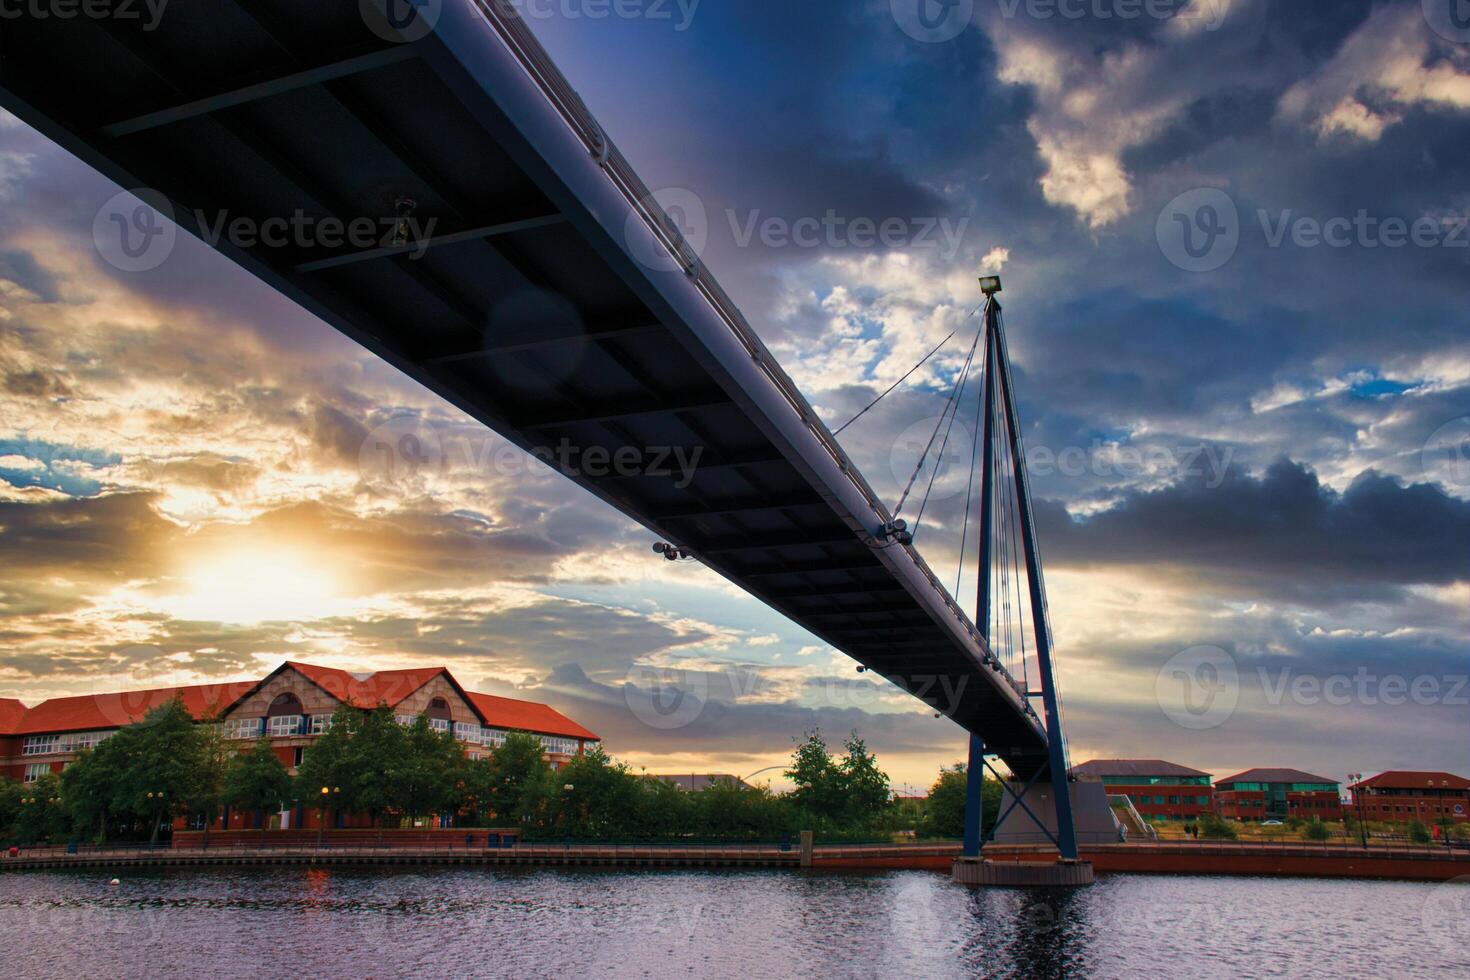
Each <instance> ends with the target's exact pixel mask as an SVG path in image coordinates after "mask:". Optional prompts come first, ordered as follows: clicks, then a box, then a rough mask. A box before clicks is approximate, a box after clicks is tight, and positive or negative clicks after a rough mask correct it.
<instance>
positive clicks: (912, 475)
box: [893, 325, 985, 518]
mask: <svg viewBox="0 0 1470 980" xmlns="http://www.w3.org/2000/svg"><path fill="white" fill-rule="evenodd" d="M984 332H985V330H984V327H983V325H982V327H981V329H980V330H978V331H976V333H975V342H974V343H972V344H971V345H970V354H969V356H968V357H966V358H965V366H964V369H963V370H962V371H961V372H960V377H958V378H956V379H955V384H954V387H953V388H952V389H950V393H949V397H948V398H946V399H945V401H944V411H943V412H941V413H940V415H939V420H938V421H937V422H935V423H934V432H933V433H931V434H930V436H929V443H928V445H926V446H925V447H924V451H923V453H921V454H920V455H919V461H918V462H917V463H915V464H914V471H913V472H912V473H910V474H909V482H908V483H906V484H904V488H903V494H902V495H900V496H899V498H898V506H897V507H895V508H894V509H893V516H894V517H895V518H896V517H898V515H899V514H901V513H902V512H903V505H904V503H905V502H906V501H907V500H908V499H909V493H910V492H911V491H912V490H913V488H914V481H915V480H917V479H918V478H919V471H920V470H922V469H923V468H924V461H925V460H926V459H928V458H929V450H931V449H933V448H934V440H935V439H937V438H939V429H940V427H941V426H943V425H944V420H945V417H946V416H948V415H949V409H950V406H951V405H952V404H953V403H954V400H955V396H956V395H958V394H959V390H960V382H961V381H962V380H963V379H964V377H965V376H966V375H967V374H969V371H970V362H971V361H972V360H974V358H975V348H976V347H977V346H979V344H980V334H982V333H984ZM931 482H932V481H931Z"/></svg>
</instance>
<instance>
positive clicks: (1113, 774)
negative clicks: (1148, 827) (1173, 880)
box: [1072, 759, 1214, 820]
mask: <svg viewBox="0 0 1470 980" xmlns="http://www.w3.org/2000/svg"><path fill="white" fill-rule="evenodd" d="M1072 775H1073V776H1074V777H1075V778H1077V779H1079V780H1081V781H1083V782H1091V781H1097V782H1100V783H1102V784H1103V787H1104V788H1105V789H1106V790H1107V792H1108V793H1109V794H1111V795H1114V796H1126V797H1128V799H1129V800H1131V801H1132V803H1133V807H1134V809H1136V810H1137V811H1138V813H1139V815H1140V816H1142V817H1143V818H1144V819H1146V820H1194V819H1197V818H1198V817H1200V816H1201V815H1202V814H1206V813H1209V812H1211V810H1213V808H1214V791H1213V790H1212V789H1211V788H1210V774H1209V773H1207V772H1201V771H1200V770H1198V769H1191V768H1189V767H1188V766H1181V765H1179V764H1178V763H1175V762H1165V761H1164V760H1163V759H1093V760H1091V761H1090V762H1084V763H1082V764H1081V765H1078V766H1073V767H1072Z"/></svg>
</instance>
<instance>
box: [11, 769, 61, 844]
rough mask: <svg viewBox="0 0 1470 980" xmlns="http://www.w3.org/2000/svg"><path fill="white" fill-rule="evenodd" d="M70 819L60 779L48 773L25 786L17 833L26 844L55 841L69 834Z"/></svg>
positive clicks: (17, 816)
mask: <svg viewBox="0 0 1470 980" xmlns="http://www.w3.org/2000/svg"><path fill="white" fill-rule="evenodd" d="M68 825H69V821H68V820H67V818H66V808H65V806H64V804H63V803H62V800H61V780H60V779H58V778H57V777H56V774H55V773H47V774H46V775H44V776H42V777H41V778H40V779H38V780H36V781H35V782H33V783H27V784H25V785H24V786H23V787H22V792H21V795H20V802H19V809H18V810H17V813H16V821H15V836H16V837H17V839H19V840H20V841H21V842H22V843H25V844H45V843H56V842H57V841H60V840H62V839H63V838H64V837H65V836H66V831H67V827H68Z"/></svg>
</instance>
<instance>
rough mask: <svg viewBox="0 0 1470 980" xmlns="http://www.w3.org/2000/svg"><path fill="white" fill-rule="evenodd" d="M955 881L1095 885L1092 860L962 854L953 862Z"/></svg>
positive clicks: (985, 884)
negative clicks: (999, 858) (1008, 858)
mask: <svg viewBox="0 0 1470 980" xmlns="http://www.w3.org/2000/svg"><path fill="white" fill-rule="evenodd" d="M954 881H955V883H956V884H959V885H970V886H972V887H988V888H1081V887H1084V886H1086V885H1090V884H1092V863H1091V862H1090V861H1045V862H1041V861H1037V862H1024V861H991V860H988V859H986V858H983V857H981V858H963V857H962V858H960V859H959V860H958V861H956V862H955V863H954Z"/></svg>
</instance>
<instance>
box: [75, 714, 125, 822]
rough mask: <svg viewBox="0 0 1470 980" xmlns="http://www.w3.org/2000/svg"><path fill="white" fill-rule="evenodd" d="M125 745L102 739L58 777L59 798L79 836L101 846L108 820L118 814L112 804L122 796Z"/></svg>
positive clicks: (80, 755)
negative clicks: (63, 803) (59, 779)
mask: <svg viewBox="0 0 1470 980" xmlns="http://www.w3.org/2000/svg"><path fill="white" fill-rule="evenodd" d="M126 745H127V743H126V741H123V742H118V741H117V739H116V738H109V739H104V740H103V741H101V742H99V743H98V744H97V746H96V747H95V748H92V749H87V750H84V751H82V752H79V753H78V754H77V758H76V760H75V761H74V762H73V763H72V764H71V765H69V766H67V767H66V769H65V770H63V771H62V773H61V798H62V799H63V800H65V801H66V810H67V815H68V817H69V818H70V820H71V825H72V827H73V828H74V830H75V832H76V833H77V834H78V835H79V836H85V837H91V839H93V840H95V841H97V842H98V843H102V842H104V841H106V840H107V837H108V820H109V818H110V817H115V816H116V815H117V814H118V812H119V811H118V808H117V806H116V804H115V802H114V801H116V800H117V799H118V798H119V797H120V796H121V795H122V779H123V776H124V774H125V772H126V769H127V758H126Z"/></svg>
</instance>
